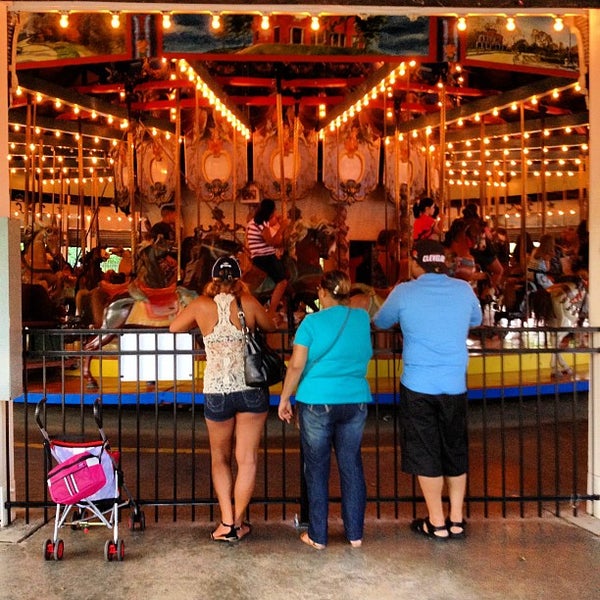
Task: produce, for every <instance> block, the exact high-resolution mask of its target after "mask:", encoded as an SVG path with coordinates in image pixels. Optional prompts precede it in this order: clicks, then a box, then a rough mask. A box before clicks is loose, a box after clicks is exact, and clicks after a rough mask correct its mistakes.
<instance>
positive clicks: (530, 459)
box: [8, 328, 599, 521]
mask: <svg viewBox="0 0 600 600" xmlns="http://www.w3.org/2000/svg"><path fill="white" fill-rule="evenodd" d="M597 331H598V330H597V329H593V328H576V329H573V328H569V329H550V328H511V329H506V328H480V329H477V330H472V332H471V336H470V338H469V351H470V355H471V359H470V367H469V375H468V384H469V394H468V398H469V404H468V414H469V427H470V472H469V480H468V494H467V508H468V512H469V514H481V515H483V516H493V515H498V516H509V515H518V516H521V517H527V516H538V515H540V514H541V512H542V511H543V510H551V511H552V512H554V513H555V514H560V513H561V512H563V511H569V512H570V513H571V514H575V515H576V514H577V513H578V510H579V508H580V507H581V503H582V502H584V501H586V500H589V499H593V498H592V497H591V496H589V495H588V494H587V491H586V486H587V481H586V473H587V447H588V440H587V436H588V429H587V419H588V390H589V382H590V378H591V376H592V368H593V363H592V356H593V354H594V353H597V352H598V351H599V348H597V347H595V345H594V344H593V341H592V340H593V337H594V336H593V334H594V333H597ZM97 333H99V332H94V331H90V330H77V329H25V330H24V332H23V348H24V352H23V361H24V369H23V380H24V393H23V395H22V396H20V397H19V398H17V399H16V400H15V402H14V444H15V465H18V468H16V469H15V472H14V473H11V474H10V477H11V478H14V480H15V485H16V489H15V493H14V495H13V496H11V498H10V499H9V501H8V507H9V508H11V509H15V510H17V509H18V510H22V511H23V512H24V514H25V520H26V521H29V519H30V518H31V514H32V511H33V512H35V514H38V513H39V511H43V512H44V514H45V516H46V517H48V515H49V512H48V509H49V508H50V507H51V506H52V504H51V502H50V500H49V497H48V494H47V489H46V485H45V474H46V473H45V469H46V466H45V461H44V455H43V447H42V436H41V434H40V431H39V428H38V426H37V423H36V422H35V419H34V417H33V415H34V411H35V407H36V404H37V403H38V401H39V400H40V399H42V398H43V399H45V408H44V418H45V421H44V422H45V423H47V427H48V433H49V435H50V436H51V437H54V438H57V439H67V438H68V439H71V438H73V437H79V438H85V439H97V437H98V431H97V429H96V425H95V422H94V419H93V415H92V405H93V403H94V401H95V400H96V399H98V398H99V399H100V400H101V402H102V410H103V422H104V430H105V432H106V434H107V436H108V438H109V441H110V443H111V446H112V448H113V449H115V450H118V451H119V453H120V461H121V470H122V472H123V476H124V480H125V482H126V484H127V488H128V489H129V490H130V492H131V493H132V494H133V496H134V497H135V499H136V500H137V502H138V503H139V504H141V505H144V506H145V507H146V508H145V510H146V513H147V514H148V517H149V518H152V517H154V519H155V520H158V519H165V518H168V519H173V520H178V519H191V520H196V519H208V520H213V518H214V516H215V507H216V505H217V501H216V498H215V496H214V493H213V490H212V482H211V476H210V455H209V446H208V438H207V433H206V427H205V424H204V419H203V397H202V393H201V391H202V370H203V366H204V350H203V347H202V339H201V336H200V335H199V333H198V332H192V333H191V334H171V333H168V332H166V331H165V330H158V329H156V330H155V329H125V330H123V329H121V330H108V331H107V330H105V331H103V332H102V333H103V334H110V335H111V336H114V339H113V340H112V341H111V342H110V343H108V344H106V345H105V346H104V347H103V348H102V349H100V350H97V351H86V350H85V349H84V348H85V345H86V343H87V342H88V341H90V340H91V339H92V338H93V336H94V335H96V334H97ZM290 340H291V338H290V335H289V334H288V332H287V331H280V332H278V333H274V334H270V342H271V344H272V345H273V346H274V347H277V348H279V349H280V350H281V351H282V352H283V353H284V354H285V355H288V356H289V352H290V348H291V346H290ZM373 342H374V348H375V354H374V357H373V360H372V361H371V365H370V368H369V381H370V383H371V388H372V392H373V404H372V407H371V409H370V414H369V419H368V423H367V427H366V430H365V436H364V441H363V455H364V463H365V472H366V478H367V486H368V512H369V514H370V515H373V516H376V517H384V516H389V517H394V518H400V517H407V518H408V517H410V516H412V515H414V514H416V512H417V510H418V508H419V506H418V505H419V503H420V502H422V498H421V496H420V491H419V489H418V486H417V484H416V481H415V479H414V478H413V477H411V476H408V475H405V474H403V473H402V472H401V471H400V468H399V464H400V448H399V441H398V440H399V430H398V425H397V408H398V402H399V397H398V390H399V383H398V381H399V376H400V373H401V347H402V343H401V336H400V334H399V332H381V331H373ZM88 360H89V361H91V362H90V376H89V377H87V376H86V369H85V368H84V365H85V363H86V361H88ZM279 389H280V388H279V387H274V388H272V389H271V404H272V408H271V413H270V415H269V418H268V419H267V423H266V425H265V429H264V435H263V439H262V444H261V448H260V457H259V460H260V466H259V471H258V476H257V485H256V491H255V495H254V498H253V502H252V505H251V508H250V511H251V513H252V516H253V517H254V518H257V517H258V516H260V515H262V517H263V518H264V519H286V518H289V517H290V516H293V515H296V517H297V519H298V520H300V521H303V520H305V519H306V505H305V492H304V489H303V482H302V479H301V469H300V449H299V435H298V431H297V430H296V428H295V427H293V426H290V425H286V424H283V423H281V422H280V421H279V420H278V419H277V415H276V404H277V401H278V391H279ZM334 471H335V469H334ZM331 497H332V498H331V499H332V501H333V502H339V482H338V481H337V478H336V475H335V473H332V483H331ZM594 499H598V498H594Z"/></svg>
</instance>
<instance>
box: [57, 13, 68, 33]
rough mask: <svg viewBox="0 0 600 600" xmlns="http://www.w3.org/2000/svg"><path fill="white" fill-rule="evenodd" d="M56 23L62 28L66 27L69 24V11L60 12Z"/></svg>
mask: <svg viewBox="0 0 600 600" xmlns="http://www.w3.org/2000/svg"><path fill="white" fill-rule="evenodd" d="M58 24H59V25H60V26H61V27H62V29H66V28H67V27H68V26H69V13H68V12H61V13H60V19H59V21H58Z"/></svg>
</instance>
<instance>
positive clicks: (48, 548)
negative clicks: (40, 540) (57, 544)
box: [44, 539, 54, 560]
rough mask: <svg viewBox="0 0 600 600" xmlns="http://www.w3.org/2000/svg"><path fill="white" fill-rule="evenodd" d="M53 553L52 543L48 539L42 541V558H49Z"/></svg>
mask: <svg viewBox="0 0 600 600" xmlns="http://www.w3.org/2000/svg"><path fill="white" fill-rule="evenodd" d="M53 553H54V544H53V543H52V540H50V539H48V540H46V541H45V542H44V560H50V559H51V558H52V555H53Z"/></svg>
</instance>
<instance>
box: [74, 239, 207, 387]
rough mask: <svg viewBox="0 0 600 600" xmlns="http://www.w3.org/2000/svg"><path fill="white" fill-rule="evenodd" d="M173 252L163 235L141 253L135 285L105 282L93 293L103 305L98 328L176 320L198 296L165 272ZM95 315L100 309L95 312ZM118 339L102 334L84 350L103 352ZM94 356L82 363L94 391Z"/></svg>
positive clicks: (154, 324) (158, 324) (164, 323)
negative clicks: (92, 365)
mask: <svg viewBox="0 0 600 600" xmlns="http://www.w3.org/2000/svg"><path fill="white" fill-rule="evenodd" d="M171 251H172V247H171V244H170V242H169V241H168V240H164V239H163V237H162V236H161V235H159V236H158V237H157V239H156V240H155V241H154V242H152V243H148V244H146V245H144V246H142V248H140V250H139V252H138V257H137V260H136V277H135V279H133V280H132V281H131V282H125V283H122V284H112V283H110V282H106V281H101V282H100V285H99V286H98V288H96V290H94V291H93V292H92V293H93V294H94V293H95V295H94V297H93V301H94V302H97V303H102V305H103V306H102V307H103V310H102V321H101V323H99V324H98V323H94V326H95V328H96V329H101V330H114V329H121V328H125V327H151V328H158V327H168V326H169V323H170V322H171V321H172V320H173V317H174V316H175V315H176V314H177V313H178V312H179V311H180V310H181V308H182V307H183V306H185V305H187V304H188V303H189V302H190V301H191V300H192V299H193V298H195V297H196V296H197V293H196V292H194V291H192V290H189V289H187V288H184V287H182V286H178V285H177V280H176V278H175V277H174V276H173V272H172V270H170V269H169V270H167V271H166V272H165V271H163V270H162V269H161V265H162V264H164V259H165V257H166V256H167V255H168V254H169V253H170V252H171ZM93 313H94V314H95V315H98V314H99V310H98V309H97V308H96V310H94V311H93ZM114 337H115V333H109V332H107V333H99V334H97V335H95V336H94V337H93V338H92V339H91V340H90V341H88V342H87V343H86V344H85V346H84V350H86V351H95V350H99V349H101V348H102V347H103V346H104V345H106V344H107V343H109V342H110V341H111V340H112V339H113V338H114ZM92 358H93V356H92V355H91V354H88V355H86V356H85V357H84V359H83V361H82V375H83V377H84V379H85V381H86V385H87V387H88V388H90V389H97V387H98V384H97V382H96V380H95V379H94V377H93V376H92V374H91V372H90V363H91V360H92Z"/></svg>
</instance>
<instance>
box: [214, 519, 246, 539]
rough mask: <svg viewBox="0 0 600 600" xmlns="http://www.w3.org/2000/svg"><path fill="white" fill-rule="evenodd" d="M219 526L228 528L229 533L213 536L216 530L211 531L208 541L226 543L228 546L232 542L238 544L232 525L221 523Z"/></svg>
mask: <svg viewBox="0 0 600 600" xmlns="http://www.w3.org/2000/svg"><path fill="white" fill-rule="evenodd" d="M221 525H222V526H223V527H229V531H228V532H227V533H225V534H223V535H215V531H216V530H217V529H218V527H217V529H215V531H213V532H212V533H211V534H210V539H211V540H212V541H213V542H227V543H229V544H232V543H234V542H239V539H240V538H238V534H237V528H236V527H235V526H234V525H229V523H223V521H221Z"/></svg>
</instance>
